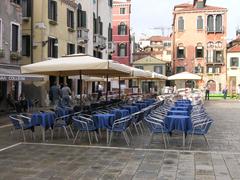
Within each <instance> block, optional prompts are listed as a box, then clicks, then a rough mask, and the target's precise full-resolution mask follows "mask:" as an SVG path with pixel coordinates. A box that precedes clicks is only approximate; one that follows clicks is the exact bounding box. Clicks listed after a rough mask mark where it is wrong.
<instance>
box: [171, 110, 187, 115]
mask: <svg viewBox="0 0 240 180" xmlns="http://www.w3.org/2000/svg"><path fill="white" fill-rule="evenodd" d="M168 115H183V116H188V115H189V113H188V111H181V110H179V111H177V110H170V111H168Z"/></svg>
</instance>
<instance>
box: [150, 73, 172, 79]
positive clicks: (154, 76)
mask: <svg viewBox="0 0 240 180" xmlns="http://www.w3.org/2000/svg"><path fill="white" fill-rule="evenodd" d="M152 78H153V79H160V80H161V79H162V80H167V79H168V78H167V76H164V75H163V74H158V73H156V72H152Z"/></svg>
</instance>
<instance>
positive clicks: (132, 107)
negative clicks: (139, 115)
mask: <svg viewBox="0 0 240 180" xmlns="http://www.w3.org/2000/svg"><path fill="white" fill-rule="evenodd" d="M122 109H127V110H128V111H129V113H130V114H133V113H135V112H138V111H139V109H138V107H137V106H123V107H122Z"/></svg>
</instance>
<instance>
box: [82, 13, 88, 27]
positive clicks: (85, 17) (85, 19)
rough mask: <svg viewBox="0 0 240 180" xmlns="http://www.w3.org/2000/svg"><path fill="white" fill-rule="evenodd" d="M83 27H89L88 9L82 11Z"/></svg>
mask: <svg viewBox="0 0 240 180" xmlns="http://www.w3.org/2000/svg"><path fill="white" fill-rule="evenodd" d="M81 27H85V28H86V27H87V13H86V11H82V12H81Z"/></svg>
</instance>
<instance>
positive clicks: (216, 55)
mask: <svg viewBox="0 0 240 180" xmlns="http://www.w3.org/2000/svg"><path fill="white" fill-rule="evenodd" d="M207 62H208V63H223V51H216V50H208V51H207Z"/></svg>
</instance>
